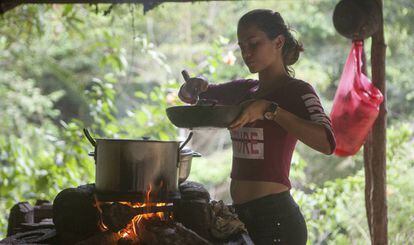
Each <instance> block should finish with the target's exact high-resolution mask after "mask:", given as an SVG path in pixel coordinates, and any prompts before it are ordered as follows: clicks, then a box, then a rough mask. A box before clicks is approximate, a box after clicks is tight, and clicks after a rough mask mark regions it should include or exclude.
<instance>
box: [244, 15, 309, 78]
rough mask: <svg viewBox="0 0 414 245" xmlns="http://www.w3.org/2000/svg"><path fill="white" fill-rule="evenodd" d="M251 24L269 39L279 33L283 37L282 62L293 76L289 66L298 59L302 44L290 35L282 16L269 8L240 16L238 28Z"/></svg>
mask: <svg viewBox="0 0 414 245" xmlns="http://www.w3.org/2000/svg"><path fill="white" fill-rule="evenodd" d="M252 24H253V25H255V26H257V27H258V28H259V29H260V30H261V31H263V32H264V33H266V35H267V37H268V38H269V39H271V40H273V39H275V38H276V37H277V36H279V35H281V34H282V35H283V36H284V37H285V44H284V46H283V49H282V55H283V64H284V66H285V69H286V71H287V72H288V73H289V75H291V76H293V75H294V71H293V69H292V68H291V67H290V66H291V65H293V64H295V63H296V61H297V60H298V59H299V54H300V52H302V51H303V45H302V44H301V43H300V42H298V41H297V40H296V39H295V38H294V37H293V36H292V33H291V29H290V28H289V27H288V26H287V25H286V24H285V21H284V20H283V18H282V16H280V14H279V13H278V12H274V11H272V10H269V9H256V10H252V11H250V12H248V13H246V14H245V15H243V16H242V17H241V18H240V20H239V23H238V28H240V27H242V26H248V25H252Z"/></svg>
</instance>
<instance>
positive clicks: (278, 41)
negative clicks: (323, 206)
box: [179, 9, 335, 244]
mask: <svg viewBox="0 0 414 245" xmlns="http://www.w3.org/2000/svg"><path fill="white" fill-rule="evenodd" d="M237 37H238V41H239V46H240V49H241V54H242V57H243V60H244V62H245V64H246V65H247V67H248V68H249V70H250V72H252V73H259V80H251V79H247V80H246V79H243V80H236V81H232V82H228V83H223V84H217V85H213V84H208V82H207V81H206V80H205V79H203V78H189V77H187V79H186V80H187V81H186V83H184V84H183V86H182V87H181V89H180V92H179V97H180V98H181V100H183V101H184V102H187V103H195V101H196V100H195V98H197V97H198V96H199V97H200V98H201V99H214V100H217V101H218V102H219V103H220V104H240V103H243V102H244V103H243V104H244V111H243V113H242V114H241V116H240V117H239V118H237V119H236V120H235V121H234V122H233V123H232V124H231V125H230V127H229V130H230V133H231V139H232V142H233V166H232V172H231V178H232V181H231V196H232V199H233V202H234V207H235V209H236V212H237V213H238V215H239V218H240V219H241V220H242V221H243V222H244V223H245V224H246V227H247V230H248V231H249V234H250V236H251V237H252V239H253V241H254V243H255V244H306V241H307V228H306V223H305V220H304V218H303V216H302V214H301V212H300V210H299V207H298V205H297V204H296V202H295V201H294V200H293V198H292V196H291V195H290V191H289V190H290V188H291V184H290V181H289V169H290V164H291V158H292V153H293V150H294V148H295V145H296V142H297V140H300V141H302V142H303V143H305V144H306V145H308V146H310V147H311V148H313V149H315V150H317V151H319V152H322V153H325V154H331V153H332V152H333V150H334V148H335V139H334V135H333V133H332V128H331V122H330V119H329V118H328V116H326V114H325V113H324V110H323V108H322V106H321V103H320V101H319V98H318V96H317V94H316V93H315V90H314V89H313V88H312V86H311V85H310V84H309V83H306V82H304V81H301V80H298V79H295V78H293V76H292V70H291V69H290V67H289V66H290V65H292V64H294V63H295V62H296V61H297V60H298V58H299V53H300V52H301V51H303V49H302V46H301V44H299V43H298V41H296V40H295V39H294V38H293V37H292V34H291V33H290V30H289V28H288V27H287V26H286V24H285V22H284V20H283V19H282V17H281V16H280V14H279V13H277V12H273V11H271V10H265V9H258V10H253V11H250V12H248V13H247V14H245V15H244V16H243V17H242V18H241V19H240V20H239V23H238V31H237ZM187 76H188V75H187Z"/></svg>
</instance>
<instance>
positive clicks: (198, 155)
mask: <svg viewBox="0 0 414 245" xmlns="http://www.w3.org/2000/svg"><path fill="white" fill-rule="evenodd" d="M193 157H202V155H201V154H200V153H198V152H196V151H193Z"/></svg>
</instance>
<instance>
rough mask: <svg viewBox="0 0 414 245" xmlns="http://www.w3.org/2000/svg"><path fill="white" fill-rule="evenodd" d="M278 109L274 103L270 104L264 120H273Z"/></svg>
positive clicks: (277, 105)
mask: <svg viewBox="0 0 414 245" xmlns="http://www.w3.org/2000/svg"><path fill="white" fill-rule="evenodd" d="M278 107H279V104H278V103H276V102H271V103H270V105H269V107H267V109H266V112H265V114H264V118H266V119H267V120H273V119H274V118H275V116H276V113H277V108H278Z"/></svg>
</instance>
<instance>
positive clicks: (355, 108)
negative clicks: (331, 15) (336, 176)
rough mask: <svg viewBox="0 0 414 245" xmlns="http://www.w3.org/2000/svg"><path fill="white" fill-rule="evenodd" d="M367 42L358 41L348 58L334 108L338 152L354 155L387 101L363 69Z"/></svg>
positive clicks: (333, 119) (332, 116)
mask: <svg viewBox="0 0 414 245" xmlns="http://www.w3.org/2000/svg"><path fill="white" fill-rule="evenodd" d="M362 51H363V42H362V41H354V42H353V43H352V49H351V52H350V53H349V55H348V58H347V60H346V63H345V66H344V70H343V72H342V76H341V80H340V82H339V86H338V90H337V91H336V94H335V98H334V103H333V107H332V111H331V120H332V127H333V130H334V133H335V138H336V149H335V154H336V155H338V156H349V155H354V154H355V153H357V152H358V150H359V149H360V148H361V146H362V144H364V141H365V138H366V137H367V135H368V133H369V131H370V130H371V127H372V125H373V123H374V122H375V119H376V118H377V116H378V113H379V105H380V104H381V103H382V101H383V96H382V94H381V92H380V91H379V90H378V89H377V88H376V87H374V85H373V84H372V83H371V81H370V80H369V79H368V78H367V77H366V76H365V75H364V74H362V72H361V67H362V61H361V54H362Z"/></svg>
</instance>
